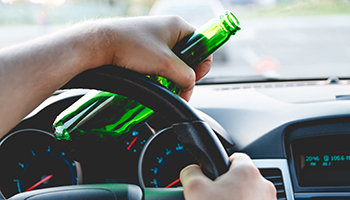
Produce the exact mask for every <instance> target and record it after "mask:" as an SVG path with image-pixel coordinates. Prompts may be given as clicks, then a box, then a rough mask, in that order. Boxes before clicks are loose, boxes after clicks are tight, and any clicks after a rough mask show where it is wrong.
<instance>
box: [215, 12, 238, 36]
mask: <svg viewBox="0 0 350 200" xmlns="http://www.w3.org/2000/svg"><path fill="white" fill-rule="evenodd" d="M220 20H221V22H222V25H223V27H224V28H225V29H226V30H227V31H228V32H230V33H231V34H232V35H234V34H235V33H236V32H237V31H239V30H240V29H241V27H240V23H239V20H238V19H237V17H236V16H235V15H234V14H233V13H232V12H230V11H226V12H225V13H224V14H222V15H220Z"/></svg>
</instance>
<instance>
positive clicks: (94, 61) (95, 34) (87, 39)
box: [72, 21, 114, 72]
mask: <svg viewBox="0 0 350 200" xmlns="http://www.w3.org/2000/svg"><path fill="white" fill-rule="evenodd" d="M73 32H74V33H75V36H74V38H73V39H72V41H73V42H75V43H76V44H75V45H74V46H76V47H77V48H78V50H77V51H78V52H80V53H79V54H80V55H79V66H78V67H80V69H79V70H80V71H81V72H82V71H85V70H88V69H92V68H96V67H99V66H102V65H108V64H112V63H113V55H114V51H113V49H112V48H111V46H112V45H111V40H112V39H111V33H110V31H109V30H108V26H107V24H106V23H103V22H101V21H90V22H84V23H82V24H80V25H77V27H76V30H74V31H73Z"/></svg>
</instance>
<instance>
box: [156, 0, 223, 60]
mask: <svg viewBox="0 0 350 200" xmlns="http://www.w3.org/2000/svg"><path fill="white" fill-rule="evenodd" d="M224 11H225V8H224V6H223V5H222V3H221V2H220V1H219V0H207V1H201V0H187V1H186V0H179V1H176V0H158V1H156V2H155V3H154V4H153V6H152V8H151V10H150V12H149V15H151V16H154V15H178V16H180V17H182V18H183V19H185V20H186V21H187V22H189V23H190V24H192V25H194V26H195V27H199V26H201V25H203V24H204V23H206V22H207V21H209V20H211V19H213V18H214V17H217V16H219V15H220V14H222V13H224ZM227 51H228V49H227V48H226V47H225V46H223V47H222V48H220V49H219V50H218V51H217V52H215V53H214V62H225V61H226V60H227V56H228V52H227Z"/></svg>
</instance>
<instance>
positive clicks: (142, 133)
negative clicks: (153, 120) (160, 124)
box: [124, 124, 153, 155]
mask: <svg viewBox="0 0 350 200" xmlns="http://www.w3.org/2000/svg"><path fill="white" fill-rule="evenodd" d="M152 135H153V132H152V130H151V129H150V128H149V126H148V125H147V124H144V125H142V126H141V127H140V128H138V129H136V130H134V131H133V132H132V133H131V134H129V135H128V136H126V137H125V139H124V141H125V148H126V149H127V150H128V151H131V152H133V153H136V154H138V155H139V154H140V153H141V151H142V148H143V147H144V145H145V144H146V141H147V140H148V138H150V137H151V136H152Z"/></svg>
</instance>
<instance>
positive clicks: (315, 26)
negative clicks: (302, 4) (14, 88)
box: [0, 15, 350, 78]
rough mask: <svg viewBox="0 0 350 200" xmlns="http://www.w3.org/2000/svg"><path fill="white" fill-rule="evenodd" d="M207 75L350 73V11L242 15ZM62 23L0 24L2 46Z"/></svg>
mask: <svg viewBox="0 0 350 200" xmlns="http://www.w3.org/2000/svg"><path fill="white" fill-rule="evenodd" d="M241 24H242V30H241V31H239V32H238V33H237V34H236V35H235V36H233V37H232V38H231V40H230V41H229V42H228V43H227V44H226V45H225V46H224V48H223V49H222V50H221V51H222V53H224V54H225V57H226V61H225V62H224V61H220V60H221V59H220V60H218V59H215V56H214V65H213V68H212V71H211V72H210V73H209V75H208V77H209V78H210V77H218V76H226V77H230V76H251V75H263V76H271V77H274V78H302V77H314V78H318V77H328V76H332V75H336V76H343V77H350V15H335V16H318V17H316V16H315V17H300V18H283V19H281V18H280V19H255V20H252V19H250V20H241ZM62 27H63V26H17V27H1V26H0V38H1V40H0V48H2V47H6V46H9V45H13V44H16V43H21V42H24V41H27V40H30V39H32V38H35V37H38V36H40V35H43V34H47V33H50V32H53V31H55V30H58V29H60V28H62Z"/></svg>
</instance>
